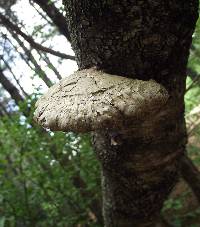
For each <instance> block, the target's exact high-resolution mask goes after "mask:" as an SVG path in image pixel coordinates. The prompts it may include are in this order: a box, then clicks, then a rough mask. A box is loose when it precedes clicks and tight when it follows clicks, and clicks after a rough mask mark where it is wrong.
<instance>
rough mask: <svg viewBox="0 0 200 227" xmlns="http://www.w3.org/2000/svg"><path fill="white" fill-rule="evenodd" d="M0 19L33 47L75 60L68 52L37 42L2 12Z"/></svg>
mask: <svg viewBox="0 0 200 227" xmlns="http://www.w3.org/2000/svg"><path fill="white" fill-rule="evenodd" d="M0 20H1V23H2V24H4V25H5V26H6V28H8V29H11V30H13V31H15V32H16V33H17V34H19V35H20V36H22V37H23V38H24V39H25V40H26V41H27V42H28V43H29V44H30V46H31V47H33V48H35V49H37V50H41V51H44V52H46V53H49V54H52V55H54V56H57V57H60V58H63V59H69V60H73V61H74V60H75V57H74V56H71V55H68V54H64V53H61V52H59V51H55V50H52V49H50V48H48V47H45V46H42V45H41V44H39V43H36V42H35V41H34V40H33V38H32V37H30V36H28V35H26V34H25V33H24V32H22V31H21V29H20V28H19V27H18V26H17V25H15V24H13V23H12V22H11V21H10V20H9V19H8V18H6V17H5V16H4V15H3V14H1V13H0Z"/></svg>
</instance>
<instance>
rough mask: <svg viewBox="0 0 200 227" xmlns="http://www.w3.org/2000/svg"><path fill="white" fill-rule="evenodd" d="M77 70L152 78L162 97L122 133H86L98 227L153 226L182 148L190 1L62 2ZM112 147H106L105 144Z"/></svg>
mask: <svg viewBox="0 0 200 227" xmlns="http://www.w3.org/2000/svg"><path fill="white" fill-rule="evenodd" d="M63 2H64V4H65V9H66V17H67V21H68V25H69V26H68V27H69V30H70V33H71V41H72V47H73V49H74V51H75V54H76V58H77V62H78V65H79V68H80V69H85V68H90V67H94V66H95V67H97V68H99V69H101V70H103V71H105V72H107V73H109V74H116V75H120V76H125V77H130V78H137V79H140V80H149V79H154V80H155V81H156V82H158V83H160V84H162V85H163V86H164V87H165V88H166V89H167V91H168V93H169V95H170V98H169V100H168V103H167V104H166V106H165V108H163V109H162V110H161V111H160V112H159V113H158V114H157V115H156V116H154V117H153V118H152V119H147V120H146V121H144V122H143V123H141V122H140V123H139V122H138V124H134V125H131V124H132V123H131V122H130V125H129V128H131V130H128V132H127V133H125V134H124V133H121V132H120V131H119V132H109V131H108V130H105V131H104V132H96V133H94V136H93V137H94V147H95V151H96V154H97V157H98V158H99V160H100V162H101V164H102V189H103V200H104V205H103V213H104V220H105V226H107V227H126V226H127V227H128V226H156V223H157V222H158V218H159V213H160V210H161V208H162V206H163V202H164V200H165V199H166V198H167V196H168V195H169V193H170V191H171V189H172V188H173V186H174V184H175V182H176V180H177V176H178V170H179V160H180V158H181V157H182V155H183V153H184V150H185V144H186V140H187V139H186V130H185V121H184V92H185V80H186V65H187V60H188V55H189V48H190V45H191V40H192V34H193V31H194V28H195V23H196V20H197V17H198V1H197V0H187V1H185V0H168V1H161V0H140V1H132V0H131V1H129V0H116V1H113V0H99V1H93V0H63ZM113 141H114V142H113Z"/></svg>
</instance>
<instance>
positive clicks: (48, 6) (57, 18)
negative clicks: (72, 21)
mask: <svg viewBox="0 0 200 227" xmlns="http://www.w3.org/2000/svg"><path fill="white" fill-rule="evenodd" d="M33 2H35V3H36V4H37V5H39V6H40V7H41V8H42V10H43V11H44V12H45V13H46V14H47V15H48V16H49V17H50V18H51V20H52V21H53V23H54V24H55V25H56V26H57V28H58V29H59V31H60V33H61V34H62V35H64V36H65V37H66V38H67V39H68V40H69V42H70V33H69V30H68V25H67V22H66V18H65V17H64V16H63V15H62V13H60V12H59V10H58V9H57V8H56V7H55V5H54V4H53V3H51V2H50V3H49V1H47V0H33Z"/></svg>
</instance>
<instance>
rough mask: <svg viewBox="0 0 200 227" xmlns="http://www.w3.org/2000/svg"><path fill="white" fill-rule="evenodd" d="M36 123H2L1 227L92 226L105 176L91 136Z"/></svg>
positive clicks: (15, 119)
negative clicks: (48, 129)
mask: <svg viewBox="0 0 200 227" xmlns="http://www.w3.org/2000/svg"><path fill="white" fill-rule="evenodd" d="M33 101H34V98H31V99H30V100H28V101H27V102H26V104H23V105H21V108H24V107H25V106H26V107H27V106H30V105H32V102H33ZM31 119H32V117H30V118H25V117H22V116H21V115H20V114H15V115H14V116H10V117H4V118H2V119H1V121H0V146H1V152H0V207H2V209H1V210H0V226H21V225H22V224H23V225H24V226H41V227H42V226H52V227H53V226H58V227H59V226H74V225H75V224H78V223H79V224H83V225H85V224H91V225H90V226H92V223H94V224H95V220H91V218H90V216H91V215H90V213H92V212H93V211H92V210H91V209H90V205H91V203H92V202H94V200H95V199H96V198H100V176H99V166H98V164H97V161H96V159H95V157H94V153H93V151H92V148H91V145H90V137H89V136H88V135H81V136H80V135H75V134H73V133H68V134H64V133H60V132H57V133H52V132H46V131H44V130H41V128H39V127H37V126H36V125H35V124H34V122H33V121H32V120H31ZM97 224H98V223H96V224H95V226H97Z"/></svg>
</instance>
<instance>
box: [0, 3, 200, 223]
mask: <svg viewBox="0 0 200 227" xmlns="http://www.w3.org/2000/svg"><path fill="white" fill-rule="evenodd" d="M199 36H200V21H198V23H197V27H196V31H195V34H194V36H193V44H192V47H191V55H190V60H189V63H188V80H187V89H186V95H185V102H186V121H187V126H188V134H189V137H188V155H189V158H190V159H187V160H183V161H182V170H181V173H180V181H179V182H178V184H177V186H176V187H175V189H174V190H173V192H172V194H171V196H170V198H169V199H168V200H167V201H166V204H165V207H164V209H163V218H164V219H165V221H167V222H168V223H170V224H173V225H174V226H193V227H194V226H200V206H199V202H200V175H199V172H198V168H200V75H199V73H200V39H199ZM76 69H77V66H76V62H75V58H74V54H73V51H72V50H71V47H70V36H69V32H68V29H67V21H66V19H65V17H64V12H63V7H62V1H61V0H56V1H52V0H51V1H47V0H23V1H22V0H18V1H16V0H0V227H3V226H5V227H12V226H13V227H14V226H17V227H22V226H23V227H26V226H37V227H40V226H41V227H43V226H44V227H46V226H49V227H51V226H52V227H55V226H58V227H59V226H60V227H61V226H62V227H64V226H67V227H68V226H103V225H102V216H101V195H100V193H101V192H100V191H101V188H100V187H101V183H100V172H99V166H98V162H97V161H96V159H95V156H94V153H93V151H92V148H91V144H90V137H89V135H75V134H73V133H68V134H65V133H61V132H57V133H52V132H50V131H45V130H43V129H41V128H40V127H39V126H37V125H36V124H35V123H34V121H33V120H32V116H33V111H34V109H33V108H34V103H35V101H36V100H37V98H38V97H39V96H40V95H41V94H42V93H44V92H45V90H47V88H48V87H50V86H51V85H52V84H54V83H55V82H57V81H58V80H59V79H61V78H62V77H64V76H67V75H69V74H70V73H71V72H73V71H74V70H76ZM183 178H184V180H183ZM185 181H186V182H185Z"/></svg>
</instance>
